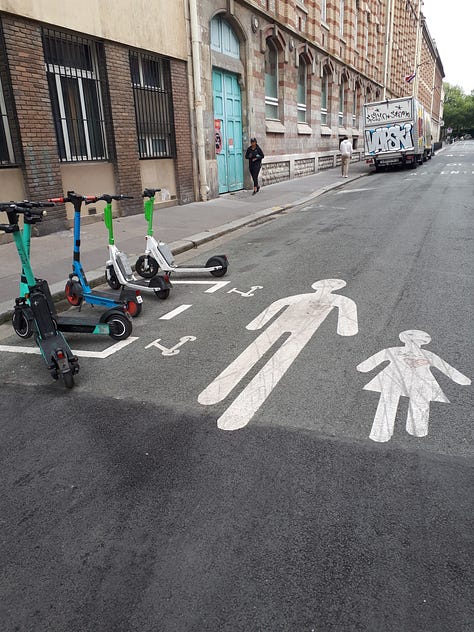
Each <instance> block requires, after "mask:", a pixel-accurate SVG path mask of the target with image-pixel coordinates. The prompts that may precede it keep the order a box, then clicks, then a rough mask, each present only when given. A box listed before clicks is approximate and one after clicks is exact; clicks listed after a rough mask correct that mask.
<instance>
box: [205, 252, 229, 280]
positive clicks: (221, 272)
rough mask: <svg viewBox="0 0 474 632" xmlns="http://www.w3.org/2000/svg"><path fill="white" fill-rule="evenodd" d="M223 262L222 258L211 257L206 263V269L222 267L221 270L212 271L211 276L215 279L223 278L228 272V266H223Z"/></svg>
mask: <svg viewBox="0 0 474 632" xmlns="http://www.w3.org/2000/svg"><path fill="white" fill-rule="evenodd" d="M223 263H224V262H223V260H222V259H221V258H220V257H211V258H210V259H208V260H207V261H206V268H212V266H222V268H221V269H220V270H211V274H212V276H214V277H223V276H224V275H225V273H226V272H227V266H224V265H223Z"/></svg>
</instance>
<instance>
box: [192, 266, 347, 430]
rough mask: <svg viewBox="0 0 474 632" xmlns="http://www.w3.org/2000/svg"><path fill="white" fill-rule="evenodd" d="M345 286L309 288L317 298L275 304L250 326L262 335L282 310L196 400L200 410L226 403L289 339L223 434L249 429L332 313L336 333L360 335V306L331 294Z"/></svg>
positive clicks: (336, 282)
mask: <svg viewBox="0 0 474 632" xmlns="http://www.w3.org/2000/svg"><path fill="white" fill-rule="evenodd" d="M345 285H346V282H345V281H343V280H341V279H323V280H321V281H317V282H316V283H313V285H312V286H311V287H312V288H313V289H314V290H315V292H310V293H309V294H297V295H295V296H290V297H287V298H283V299H280V300H278V301H275V302H274V303H272V304H271V305H270V306H269V307H267V309H265V310H264V311H263V312H262V313H261V314H260V315H259V316H257V317H256V318H255V319H254V320H252V322H250V323H249V324H248V325H247V329H250V330H254V329H261V328H262V327H263V326H264V325H266V323H268V322H269V321H270V320H271V319H272V318H273V317H274V316H276V315H277V314H278V313H279V312H281V310H284V311H283V312H282V313H280V314H279V316H278V317H277V318H275V319H274V320H273V322H272V323H271V324H270V325H269V326H268V327H267V329H265V331H263V332H262V333H261V334H260V335H259V336H258V338H257V339H256V340H255V341H254V342H252V343H251V344H250V345H249V346H248V347H247V349H245V350H244V351H243V352H242V353H241V354H240V355H239V356H238V357H237V358H236V359H235V360H234V361H233V362H232V363H231V364H230V365H229V366H228V367H227V368H226V369H225V370H224V371H223V372H222V373H221V374H220V375H218V376H217V377H216V378H215V380H214V381H213V382H211V384H209V386H208V387H207V388H206V389H204V391H202V393H201V394H200V395H199V397H198V401H199V402H200V403H201V404H216V403H217V402H220V401H222V400H223V399H225V398H226V397H227V395H229V393H230V392H231V391H232V390H233V389H234V388H235V387H236V386H237V385H238V384H239V382H240V381H241V380H242V379H243V378H244V377H245V375H246V374H247V373H248V372H249V371H250V370H251V369H252V367H253V366H254V365H255V364H257V362H259V360H260V359H261V358H262V357H263V356H264V355H265V353H267V351H269V350H270V349H271V347H272V346H273V345H275V344H276V343H277V342H278V341H279V340H280V338H281V337H282V336H286V335H287V334H289V336H288V337H287V338H286V340H285V342H284V343H283V344H282V345H281V347H279V349H277V351H275V353H274V354H273V355H272V357H271V358H269V360H268V361H267V363H266V364H265V365H264V366H263V367H262V368H261V369H260V371H259V372H258V373H257V375H256V376H255V377H254V378H253V379H252V380H251V382H250V383H249V384H248V385H247V386H246V388H245V389H244V390H243V391H242V393H241V394H240V395H239V396H238V397H237V398H236V399H235V400H234V402H233V403H232V404H231V405H230V406H229V408H228V409H227V410H226V412H225V413H224V414H223V415H222V416H221V417H220V418H219V419H218V423H217V425H218V427H219V428H222V429H225V430H236V429H237V428H242V427H244V426H246V425H247V424H248V422H249V421H250V419H251V418H252V417H253V415H254V414H255V413H256V412H257V410H258V409H259V408H260V406H261V405H262V404H263V402H264V401H265V400H266V398H267V397H268V395H269V394H270V392H271V391H272V390H273V388H274V387H275V386H276V385H277V384H278V382H279V381H280V379H281V378H282V377H283V375H284V374H285V373H286V371H287V369H288V368H289V367H290V366H291V364H292V363H293V361H294V360H295V359H296V357H297V356H298V354H299V353H300V352H301V351H302V350H303V348H304V347H305V345H306V344H307V342H309V340H310V339H311V337H312V336H313V334H314V333H315V332H316V331H317V329H318V328H319V326H320V325H321V324H322V323H323V322H324V320H325V319H326V317H327V316H328V315H329V313H330V312H331V311H332V310H333V309H334V308H337V309H338V321H337V333H338V334H339V335H341V336H354V335H355V334H357V332H358V325H357V307H356V304H355V303H354V301H352V300H351V299H350V298H347V297H346V296H341V295H339V294H333V292H334V291H335V290H338V289H340V288H343V287H344V286H345Z"/></svg>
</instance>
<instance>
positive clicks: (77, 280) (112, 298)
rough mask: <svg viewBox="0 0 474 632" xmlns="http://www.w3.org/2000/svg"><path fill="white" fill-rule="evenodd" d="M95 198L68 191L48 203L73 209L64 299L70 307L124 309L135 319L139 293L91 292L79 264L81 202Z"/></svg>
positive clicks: (137, 311)
mask: <svg viewBox="0 0 474 632" xmlns="http://www.w3.org/2000/svg"><path fill="white" fill-rule="evenodd" d="M95 199H96V198H95V196H83V195H78V194H77V193H75V192H74V191H68V192H67V195H66V196H64V197H58V198H51V199H50V200H48V201H49V202H54V203H55V204H60V203H64V202H70V203H71V204H72V205H73V207H74V249H73V262H72V273H71V274H70V275H69V280H68V281H67V283H66V288H65V292H66V298H67V300H68V302H69V304H70V305H75V306H80V305H81V304H82V302H83V301H85V302H86V303H91V304H92V305H102V306H103V307H109V308H110V307H125V309H126V310H127V312H128V313H129V314H130V316H132V318H135V317H136V316H138V315H139V314H140V313H141V311H142V303H143V299H142V297H141V295H140V291H139V290H136V291H135V292H134V291H132V290H128V289H126V288H122V290H121V292H120V295H119V296H116V295H115V294H111V293H110V292H102V291H99V290H93V289H92V288H91V287H90V285H89V282H88V281H87V277H86V275H85V272H84V269H83V267H82V264H81V206H82V203H83V202H87V200H89V201H94V200H95Z"/></svg>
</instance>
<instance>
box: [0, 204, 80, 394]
mask: <svg viewBox="0 0 474 632" xmlns="http://www.w3.org/2000/svg"><path fill="white" fill-rule="evenodd" d="M30 204H31V205H30ZM42 206H43V205H42V204H41V203H38V202H37V203H25V202H20V203H19V204H15V203H11V202H3V203H0V210H1V211H5V212H6V214H7V217H8V224H0V230H1V231H3V232H4V233H8V234H10V235H12V236H13V240H14V242H15V246H16V249H17V251H18V256H19V257H20V261H21V265H22V268H23V274H24V276H25V279H26V283H27V285H28V294H27V296H25V297H22V298H17V299H16V301H15V313H16V314H17V318H21V319H22V320H23V322H24V323H27V325H26V327H27V328H29V327H30V326H31V329H32V331H34V334H35V340H36V343H37V345H38V347H39V349H40V352H41V355H42V357H43V360H44V362H45V364H46V366H47V368H48V371H49V372H50V375H51V377H52V378H53V379H54V380H57V379H59V377H61V378H62V380H63V382H64V385H65V386H66V388H72V387H73V386H74V375H76V374H77V373H78V372H79V362H78V360H77V357H76V356H75V355H74V354H73V352H72V351H71V348H70V347H69V345H68V343H67V341H66V339H65V338H64V336H63V335H62V333H61V332H60V331H59V329H58V326H57V322H56V320H55V318H54V315H53V313H52V312H51V308H50V304H51V294H50V292H49V287H48V283H47V282H46V281H44V280H42V279H36V278H35V275H34V274H33V270H32V269H31V265H30V259H29V256H28V253H27V251H26V249H25V244H24V242H23V238H22V236H21V231H20V227H19V225H18V216H19V214H23V215H24V219H25V222H30V223H32V224H35V223H36V222H39V221H41V219H42V217H43V215H44V214H45V211H44V210H43V208H42ZM45 206H52V205H51V204H46V205H45ZM19 313H21V317H20V316H19ZM14 318H15V314H14ZM30 335H31V334H30ZM23 337H24V336H23Z"/></svg>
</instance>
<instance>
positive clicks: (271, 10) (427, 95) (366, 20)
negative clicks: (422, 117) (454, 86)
mask: <svg viewBox="0 0 474 632" xmlns="http://www.w3.org/2000/svg"><path fill="white" fill-rule="evenodd" d="M195 2H196V3H197V7H198V13H199V22H200V33H199V36H200V44H201V48H200V50H201V53H200V57H201V58H200V59H199V60H198V63H199V67H200V72H201V77H202V84H203V89H202V100H203V103H204V106H203V110H204V114H203V120H204V136H205V166H204V167H203V165H202V164H200V165H199V168H200V169H203V168H204V169H205V177H206V185H207V189H208V197H215V196H216V195H218V194H219V193H223V192H226V191H232V190H235V189H238V188H242V186H249V184H250V183H249V179H248V174H247V169H246V165H245V164H244V167H243V171H242V170H240V171H238V169H237V168H236V167H239V169H241V165H242V154H244V153H245V148H246V146H247V145H248V143H249V139H250V137H252V136H256V137H257V138H258V141H259V143H260V144H261V146H262V148H263V149H264V151H265V156H266V158H265V161H264V163H263V165H262V179H263V183H264V184H265V183H271V182H278V181H282V180H287V179H290V178H293V177H300V176H303V175H307V174H310V173H314V172H315V171H317V170H319V169H324V168H328V167H332V166H334V165H336V164H338V161H339V159H340V158H339V152H338V147H339V142H340V140H341V138H342V137H343V136H348V137H349V138H350V139H351V140H352V142H353V146H354V150H355V151H354V158H353V159H354V160H358V159H359V158H360V157H361V156H362V155H363V141H362V128H361V125H362V120H361V113H362V106H363V103H364V102H368V101H377V100H383V99H388V98H395V97H400V96H405V95H412V94H413V95H416V96H418V97H419V98H420V100H421V101H422V103H423V105H424V106H425V108H426V109H427V110H428V112H430V113H431V114H432V117H433V119H434V120H435V121H437V125H436V129H438V127H439V123H440V121H441V114H440V107H441V90H442V76H443V71H442V65H441V62H440V59H439V55H438V53H437V50H436V46H435V45H434V43H433V41H432V40H431V38H430V36H429V32H428V30H427V28H426V25H425V22H424V18H423V15H422V13H421V4H422V3H421V0H367V1H362V0H195ZM415 70H416V71H417V72H416V73H415V80H414V82H413V81H412V82H410V83H408V82H407V81H406V77H407V76H408V75H410V74H411V73H413V72H414V71H415ZM226 81H228V82H231V83H233V88H232V95H231V98H230V101H229V108H228V109H229V110H230V111H229V112H228V111H227V110H226V107H225V105H226V96H227V94H226V91H225V89H224V90H222V87H223V86H225V82H226ZM236 92H238V95H237V96H236ZM436 95H437V96H436ZM222 104H224V105H222ZM235 108H240V112H239V116H238V117H237V120H236V117H235ZM236 130H238V132H236ZM237 133H238V134H239V137H241V140H240V138H239V140H237V139H236V138H235V136H237ZM216 138H217V139H218V141H217V144H216V143H215V139H216ZM435 140H436V138H435Z"/></svg>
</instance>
